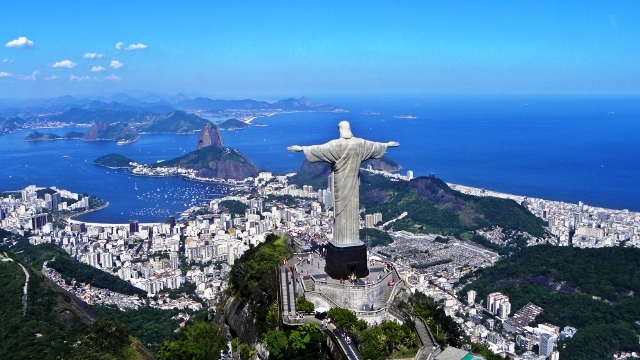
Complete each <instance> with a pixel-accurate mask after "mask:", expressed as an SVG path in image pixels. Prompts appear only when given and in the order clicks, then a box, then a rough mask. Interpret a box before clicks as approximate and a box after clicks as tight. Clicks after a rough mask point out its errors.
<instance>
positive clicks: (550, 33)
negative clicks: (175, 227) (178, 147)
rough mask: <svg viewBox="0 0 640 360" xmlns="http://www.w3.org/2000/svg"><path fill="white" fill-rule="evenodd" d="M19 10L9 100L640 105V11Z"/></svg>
mask: <svg viewBox="0 0 640 360" xmlns="http://www.w3.org/2000/svg"><path fill="white" fill-rule="evenodd" d="M5 6H6V11H4V12H3V15H0V19H1V21H2V23H3V25H4V31H3V32H2V38H1V39H0V44H1V45H2V48H1V49H0V52H1V54H0V61H1V62H0V84H1V86H0V97H3V98H42V97H51V96H60V95H99V94H113V93H117V92H131V91H139V92H146V93H167V94H176V93H179V92H187V93H191V94H202V95H208V96H214V97H221V98H246V97H254V98H262V99H265V100H277V99H278V98H280V97H283V96H298V95H300V96H301V95H307V96H323V95H380V94H385V95H407V94H411V95H415V94H453V95H462V94H465V95H466V94H471V95H475V94H478V95H486V94H638V93H640V85H639V84H640V82H639V81H637V80H638V78H639V77H640V65H639V64H638V63H637V61H636V59H637V58H638V55H640V49H639V48H638V47H637V46H635V44H638V42H639V40H640V36H639V35H638V34H640V31H639V30H640V29H638V27H639V25H638V23H637V21H635V18H636V17H637V15H638V12H639V11H640V10H639V9H638V8H637V7H635V6H634V4H633V3H631V2H616V3H613V4H606V5H604V4H603V5H590V6H586V5H582V4H580V5H578V4H568V3H563V4H544V5H538V4H534V5H531V4H508V5H502V4H501V5H494V4H492V5H491V6H488V5H486V4H476V3H471V2H459V3H452V4H445V3H440V4H420V3H403V4H385V3H382V2H379V3H367V4H366V6H365V5H363V4H358V3H351V4H342V3H323V4H295V5H290V4H261V3H249V2H241V3H238V4H204V5H203V4H197V5H195V4H181V5H180V6H176V5H173V4H170V3H168V2H156V3H154V4H153V6H152V7H150V6H148V5H143V4H134V3H121V4H118V6H114V5H112V4H109V5H105V4H101V3H98V2H94V1H89V2H85V3H82V4H55V5H53V4H50V3H48V2H44V1H30V2H28V3H27V4H24V3H21V2H17V1H9V2H8V3H7V4H5Z"/></svg>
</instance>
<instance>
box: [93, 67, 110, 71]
mask: <svg viewBox="0 0 640 360" xmlns="http://www.w3.org/2000/svg"><path fill="white" fill-rule="evenodd" d="M105 70H107V69H105V68H103V67H102V66H94V67H92V68H91V71H93V72H97V71H105Z"/></svg>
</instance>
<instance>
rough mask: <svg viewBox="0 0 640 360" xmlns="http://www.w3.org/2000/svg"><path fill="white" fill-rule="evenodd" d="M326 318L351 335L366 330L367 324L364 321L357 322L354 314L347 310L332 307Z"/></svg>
mask: <svg viewBox="0 0 640 360" xmlns="http://www.w3.org/2000/svg"><path fill="white" fill-rule="evenodd" d="M327 316H328V317H330V318H331V321H333V322H334V323H335V324H336V325H338V326H340V327H341V328H343V329H345V330H346V331H348V332H349V333H351V334H355V333H356V332H358V331H360V330H364V329H366V328H367V323H366V321H364V320H358V317H357V316H356V314H354V313H353V311H351V310H349V309H344V308H339V307H334V308H331V309H329V312H328V313H327Z"/></svg>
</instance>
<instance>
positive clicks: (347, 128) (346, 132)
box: [338, 120, 353, 139]
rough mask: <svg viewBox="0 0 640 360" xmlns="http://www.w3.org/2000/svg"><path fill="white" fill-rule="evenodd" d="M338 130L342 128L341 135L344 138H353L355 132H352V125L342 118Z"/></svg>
mask: <svg viewBox="0 0 640 360" xmlns="http://www.w3.org/2000/svg"><path fill="white" fill-rule="evenodd" d="M338 130H340V137H341V138H343V139H351V138H352V137H353V133H351V125H349V122H348V121H346V120H342V121H340V122H339V123H338Z"/></svg>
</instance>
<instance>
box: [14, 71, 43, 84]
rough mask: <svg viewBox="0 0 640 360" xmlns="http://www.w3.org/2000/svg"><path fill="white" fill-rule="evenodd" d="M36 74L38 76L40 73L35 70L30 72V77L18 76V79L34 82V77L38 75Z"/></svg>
mask: <svg viewBox="0 0 640 360" xmlns="http://www.w3.org/2000/svg"><path fill="white" fill-rule="evenodd" d="M38 74H40V71H38V70H36V71H34V72H32V73H31V75H21V76H18V79H20V80H31V81H36V75H38Z"/></svg>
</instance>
